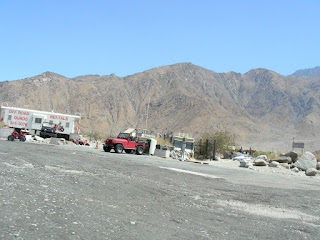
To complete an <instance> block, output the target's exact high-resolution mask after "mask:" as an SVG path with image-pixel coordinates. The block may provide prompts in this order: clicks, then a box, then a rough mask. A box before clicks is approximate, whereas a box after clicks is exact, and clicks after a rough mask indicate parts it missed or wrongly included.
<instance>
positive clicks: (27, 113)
mask: <svg viewBox="0 0 320 240" xmlns="http://www.w3.org/2000/svg"><path fill="white" fill-rule="evenodd" d="M18 114H20V115H29V112H23V111H18Z"/></svg>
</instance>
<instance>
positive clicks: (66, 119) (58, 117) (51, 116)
mask: <svg viewBox="0 0 320 240" xmlns="http://www.w3.org/2000/svg"><path fill="white" fill-rule="evenodd" d="M50 118H51V119H59V120H65V121H68V117H63V116H55V115H50Z"/></svg>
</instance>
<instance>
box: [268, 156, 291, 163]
mask: <svg viewBox="0 0 320 240" xmlns="http://www.w3.org/2000/svg"><path fill="white" fill-rule="evenodd" d="M270 161H271V162H272V161H276V162H278V163H291V162H292V160H291V157H285V156H280V157H277V158H272V159H270Z"/></svg>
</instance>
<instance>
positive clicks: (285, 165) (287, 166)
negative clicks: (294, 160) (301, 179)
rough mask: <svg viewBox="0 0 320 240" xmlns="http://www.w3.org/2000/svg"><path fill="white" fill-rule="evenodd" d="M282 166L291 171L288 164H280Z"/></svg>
mask: <svg viewBox="0 0 320 240" xmlns="http://www.w3.org/2000/svg"><path fill="white" fill-rule="evenodd" d="M280 166H281V167H284V168H286V169H290V165H289V164H288V163H280Z"/></svg>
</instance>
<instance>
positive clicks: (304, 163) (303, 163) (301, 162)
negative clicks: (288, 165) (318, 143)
mask: <svg viewBox="0 0 320 240" xmlns="http://www.w3.org/2000/svg"><path fill="white" fill-rule="evenodd" d="M294 165H295V166H296V167H297V168H299V169H300V170H302V171H306V170H307V169H309V168H316V166H317V159H316V157H315V156H314V155H313V154H312V153H311V152H305V153H304V154H303V155H302V156H301V157H299V158H298V159H297V161H296V162H295V163H294Z"/></svg>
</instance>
